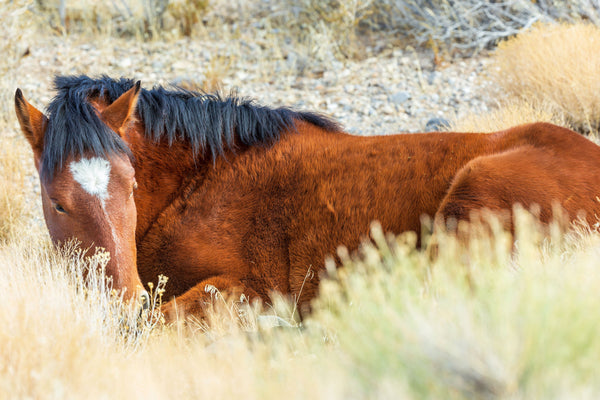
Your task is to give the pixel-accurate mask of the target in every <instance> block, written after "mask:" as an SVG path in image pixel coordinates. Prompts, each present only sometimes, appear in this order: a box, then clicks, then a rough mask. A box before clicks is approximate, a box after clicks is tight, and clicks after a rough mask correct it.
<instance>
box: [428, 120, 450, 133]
mask: <svg viewBox="0 0 600 400" xmlns="http://www.w3.org/2000/svg"><path fill="white" fill-rule="evenodd" d="M449 128H450V121H448V120H447V119H445V118H438V117H435V118H431V119H430V120H429V121H427V123H426V124H425V132H437V131H444V130H447V129H449Z"/></svg>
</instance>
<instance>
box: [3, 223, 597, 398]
mask: <svg viewBox="0 0 600 400" xmlns="http://www.w3.org/2000/svg"><path fill="white" fill-rule="evenodd" d="M521 218H522V220H521V222H520V223H519V224H518V227H519V228H518V229H517V251H516V252H515V253H511V252H510V251H509V250H507V248H510V245H509V243H510V238H509V237H507V235H506V233H504V232H500V231H499V232H496V236H495V237H493V238H491V239H490V238H489V237H478V238H473V240H472V242H471V243H470V246H469V248H468V249H465V248H464V247H462V246H461V245H460V244H458V243H457V242H456V241H454V239H453V238H452V237H445V238H443V239H442V240H439V243H441V246H440V249H439V258H438V259H437V260H436V261H435V262H433V263H432V262H431V260H430V259H429V258H428V256H427V254H425V253H423V252H421V251H418V250H416V249H415V248H414V243H415V238H414V237H411V236H410V235H406V236H403V237H400V238H398V239H395V238H393V237H386V236H385V235H383V233H382V232H381V231H380V230H378V228H377V227H375V228H374V230H373V234H372V236H373V237H374V241H375V242H374V244H369V245H365V246H364V247H363V249H362V252H361V254H360V256H358V257H354V258H349V257H347V256H344V255H343V253H341V254H342V260H343V263H344V269H342V270H337V271H335V272H333V273H332V275H331V276H330V278H329V279H328V280H326V281H324V282H323V285H322V290H321V295H320V298H319V300H318V301H317V302H316V303H315V311H314V313H313V315H312V316H311V317H310V318H308V319H307V320H305V321H304V327H303V328H302V329H299V328H294V327H290V328H273V329H263V328H261V327H260V324H259V323H256V324H254V325H252V326H251V325H243V326H240V325H239V324H237V323H234V322H232V319H231V318H232V317H231V316H230V315H229V314H228V313H221V314H216V315H214V316H213V319H219V320H221V323H222V326H228V328H227V329H225V330H221V331H218V332H217V331H213V330H209V331H207V332H203V331H199V330H198V331H192V332H190V331H186V330H182V329H179V330H178V329H177V328H176V327H175V328H164V327H160V326H149V327H148V329H146V330H143V331H142V333H143V334H139V333H138V334H135V329H133V330H124V329H122V321H121V315H122V314H121V313H122V312H123V310H125V312H127V310H126V308H124V307H123V306H122V305H120V303H119V302H118V300H115V299H114V297H111V296H110V293H109V292H108V291H106V290H105V289H104V288H103V286H102V284H101V282H102V279H101V278H100V277H99V275H96V276H92V278H90V277H88V278H87V279H85V278H84V277H83V274H82V273H81V271H82V270H83V269H84V268H90V267H91V268H92V271H94V270H95V269H94V268H96V267H98V266H100V267H101V265H102V263H103V258H102V256H99V257H98V258H95V259H92V260H88V261H81V260H79V259H77V258H76V257H75V258H73V256H72V255H69V254H67V255H64V254H58V253H56V252H55V251H54V250H53V249H51V248H50V246H49V244H48V242H47V239H44V238H42V239H40V237H39V236H36V235H31V236H27V235H25V236H24V237H23V236H22V237H21V238H20V240H19V241H14V242H11V243H7V244H5V245H3V246H2V248H0V290H2V293H3V294H4V298H5V300H4V301H3V305H2V307H0V337H1V338H2V340H0V359H1V360H2V362H1V363H0V371H1V373H0V388H1V389H2V391H3V394H4V395H5V396H7V397H11V398H25V397H28V398H29V397H31V398H80V397H86V398H90V397H91V398H98V397H111V398H124V397H128V398H144V399H147V398H165V397H166V398H180V397H184V398H198V397H211V398H231V397H244V398H248V399H264V398H281V397H284V396H285V397H293V398H317V399H338V398H339V399H341V398H349V397H350V398H390V399H391V398H398V397H401V398H415V399H417V398H432V397H435V398H454V399H459V398H474V397H475V398H490V397H492V398H493V397H499V398H502V397H511V398H548V397H552V398H573V396H576V397H577V398H585V397H589V398H593V397H595V396H597V395H598V393H599V391H600V387H599V386H598V385H597V384H596V382H597V381H596V380H595V374H596V368H595V367H596V362H597V354H598V352H599V351H600V339H598V335H597V332H598V329H599V328H600V326H599V324H600V322H599V320H598V318H595V317H594V316H595V313H596V311H597V309H598V304H599V303H600V294H599V293H598V290H597V287H598V285H599V284H600V273H598V270H597V260H598V257H599V256H600V234H598V233H597V232H595V231H593V232H590V231H586V230H584V229H580V230H579V231H575V233H571V234H570V235H566V236H565V235H560V234H558V230H556V232H557V233H556V234H554V235H553V236H551V237H550V238H546V239H544V238H543V237H542V236H541V235H540V234H539V230H538V229H537V227H536V224H535V222H534V220H532V219H531V217H529V216H527V215H524V216H522V217H521ZM582 396H583V397H582Z"/></svg>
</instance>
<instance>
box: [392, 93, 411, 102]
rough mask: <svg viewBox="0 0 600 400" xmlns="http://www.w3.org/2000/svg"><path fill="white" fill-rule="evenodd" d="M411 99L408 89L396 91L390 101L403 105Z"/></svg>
mask: <svg viewBox="0 0 600 400" xmlns="http://www.w3.org/2000/svg"><path fill="white" fill-rule="evenodd" d="M409 99H410V93H409V92H406V91H400V92H396V93H394V94H393V95H391V96H390V101H391V102H392V103H394V104H397V105H402V104H404V103H406V102H407V101H408V100H409Z"/></svg>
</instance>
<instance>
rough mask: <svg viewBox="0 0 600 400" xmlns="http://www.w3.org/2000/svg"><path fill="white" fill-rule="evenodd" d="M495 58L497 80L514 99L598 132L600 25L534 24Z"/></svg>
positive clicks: (599, 126)
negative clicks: (544, 106) (544, 109)
mask: <svg viewBox="0 0 600 400" xmlns="http://www.w3.org/2000/svg"><path fill="white" fill-rule="evenodd" d="M493 59H494V63H493V69H492V71H491V72H492V76H493V79H495V82H497V84H498V85H499V87H501V88H502V89H503V90H504V91H505V92H507V93H509V94H510V95H511V96H514V97H516V98H521V99H523V100H524V101H525V102H530V103H534V104H545V105H546V106H547V107H546V108H547V109H548V110H549V112H551V113H554V114H555V115H556V116H557V118H560V119H564V120H565V121H566V122H567V123H569V124H570V125H572V126H574V127H575V128H577V129H579V130H581V131H583V132H596V131H597V130H598V129H599V128H600V81H599V80H598V71H599V70H600V28H598V27H597V26H595V25H591V24H589V23H579V24H569V25H567V24H551V25H536V26H535V27H533V28H531V29H529V30H527V31H525V32H523V33H521V34H519V35H517V36H516V37H514V38H512V39H509V40H507V41H506V42H503V43H501V44H500V45H499V46H498V49H497V50H496V51H495V52H494V55H493Z"/></svg>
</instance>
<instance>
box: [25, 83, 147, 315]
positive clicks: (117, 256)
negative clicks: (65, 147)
mask: <svg viewBox="0 0 600 400" xmlns="http://www.w3.org/2000/svg"><path fill="white" fill-rule="evenodd" d="M139 91H140V85H139V82H138V83H137V84H136V85H135V86H134V87H133V88H132V89H131V90H129V91H127V92H126V93H124V94H123V95H122V96H121V97H119V98H118V99H117V100H116V101H115V102H113V103H112V104H111V105H110V106H108V107H107V108H105V109H104V110H103V111H102V112H97V111H94V113H95V116H97V117H98V118H99V120H100V121H101V122H102V123H103V124H104V125H106V127H104V129H105V130H106V132H108V134H109V135H114V136H115V137H114V138H113V139H117V140H118V139H119V138H118V136H116V134H119V135H120V134H122V133H123V130H124V129H125V127H126V126H127V125H128V124H129V122H130V119H131V118H132V114H133V112H134V110H135V105H136V101H137V97H138V95H139ZM15 108H16V113H17V117H18V119H19V123H20V125H21V130H22V131H23V134H24V135H25V138H26V139H27V141H28V142H29V144H30V145H31V148H32V150H33V155H34V161H35V166H36V169H37V170H38V174H39V176H40V182H41V193H42V204H43V210H44V217H45V220H46V225H47V227H48V230H49V232H50V237H51V238H52V241H53V242H54V243H55V244H57V245H60V244H61V243H65V242H66V241H68V240H69V239H72V238H75V239H76V240H77V241H79V242H80V243H81V246H82V249H85V250H86V251H88V252H92V253H93V252H94V251H95V249H96V248H97V247H102V248H104V249H105V250H107V251H108V252H110V255H111V257H110V261H109V262H108V264H107V266H106V274H107V275H108V276H111V277H112V280H113V287H114V288H115V289H117V290H122V291H124V296H125V298H127V299H131V298H134V300H137V301H140V302H141V304H142V305H143V306H146V305H147V304H148V300H149V297H148V294H147V293H146V291H145V290H144V289H143V285H142V283H141V281H140V278H139V275H138V272H137V265H136V243H135V227H136V207H135V203H134V199H133V192H134V190H135V188H136V186H137V184H136V181H135V174H134V169H133V166H132V163H131V161H130V158H129V156H128V155H127V154H126V153H124V152H121V151H105V152H104V154H101V155H99V154H97V153H96V152H94V151H93V146H87V147H86V146H85V143H84V145H81V146H79V151H78V152H73V151H71V152H65V153H64V154H63V153H61V152H60V149H53V148H51V146H57V145H60V144H61V140H58V139H56V137H61V138H65V137H68V136H69V135H71V136H77V137H78V140H80V139H81V140H80V141H79V142H78V143H82V142H85V140H83V139H82V138H85V137H90V134H89V133H88V132H81V131H79V132H78V131H72V132H55V131H56V130H59V129H63V130H69V129H68V128H65V127H72V126H74V125H73V124H69V123H62V124H61V123H59V122H57V123H55V124H54V126H52V124H53V122H55V121H52V120H51V119H52V118H53V116H52V113H51V114H50V119H48V118H47V117H46V116H45V115H44V114H43V113H42V112H40V111H39V110H37V109H36V108H35V107H33V106H32V105H31V104H29V103H28V102H27V101H26V100H25V98H24V97H23V94H22V93H21V91H20V90H19V89H17V92H16V94H15ZM72 118H77V115H73V116H72ZM51 126H52V127H51ZM75 126H76V125H75ZM85 126H86V125H85V124H82V125H81V127H85ZM50 127H51V128H50ZM70 129H72V128H70ZM82 129H83V128H82ZM111 131H112V132H111ZM49 132H50V133H49ZM115 133H116V134H115ZM50 135H54V137H49V136H50ZM86 135H87V136H86ZM92 136H93V135H92ZM71 139H72V138H71ZM71 139H68V140H71ZM65 140H67V139H63V140H62V143H65ZM56 154H61V156H60V157H59V158H60V161H59V162H54V165H52V163H51V162H49V161H48V160H49V159H51V158H52V157H55V158H56Z"/></svg>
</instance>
